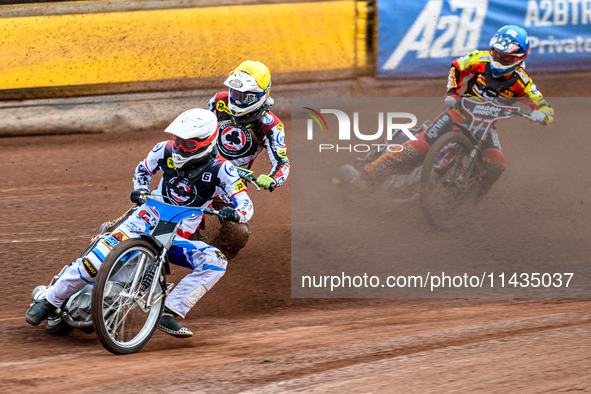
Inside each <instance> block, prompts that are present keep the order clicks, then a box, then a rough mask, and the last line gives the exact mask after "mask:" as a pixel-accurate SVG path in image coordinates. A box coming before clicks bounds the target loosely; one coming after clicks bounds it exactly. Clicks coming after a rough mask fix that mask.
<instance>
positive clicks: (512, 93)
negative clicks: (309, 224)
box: [341, 25, 554, 194]
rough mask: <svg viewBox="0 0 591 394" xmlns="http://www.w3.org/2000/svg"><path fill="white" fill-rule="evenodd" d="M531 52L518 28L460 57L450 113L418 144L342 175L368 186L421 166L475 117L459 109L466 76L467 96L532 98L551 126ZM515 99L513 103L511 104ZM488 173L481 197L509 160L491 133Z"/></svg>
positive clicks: (538, 115) (536, 115) (540, 118)
mask: <svg viewBox="0 0 591 394" xmlns="http://www.w3.org/2000/svg"><path fill="white" fill-rule="evenodd" d="M528 52H529V40H528V36H527V32H526V31H525V30H524V29H523V28H521V27H519V26H515V25H507V26H503V27H502V28H500V29H499V30H498V31H497V33H496V34H495V35H494V37H493V38H492V39H491V41H490V51H479V50H475V51H473V52H471V53H469V54H468V55H466V56H463V57H460V58H458V59H455V60H454V61H453V63H452V64H451V69H450V72H449V77H448V83H447V95H446V97H445V103H446V104H447V105H449V107H450V109H449V110H447V111H445V112H443V113H441V114H440V115H438V116H437V117H436V118H435V119H433V121H432V123H431V124H430V125H429V126H428V127H427V128H426V129H425V130H424V131H422V132H421V133H419V134H417V135H416V137H417V140H409V141H408V142H406V143H404V144H403V145H402V147H403V149H402V150H396V151H393V152H390V151H386V152H385V153H383V154H382V155H381V156H379V157H378V158H377V159H376V160H375V161H373V162H371V163H369V164H367V165H366V166H365V167H364V171H361V172H358V171H357V170H356V169H354V168H353V167H352V166H343V167H342V168H341V174H342V175H343V176H344V178H347V180H349V181H351V183H353V184H356V185H361V186H363V185H368V184H370V183H371V181H372V179H374V178H375V177H381V176H387V175H390V174H393V173H396V171H397V170H401V169H407V168H413V167H416V166H417V165H419V164H420V163H421V161H422V159H423V157H424V156H425V155H426V154H427V152H428V151H429V148H430V147H431V145H432V144H433V143H434V142H435V140H436V139H437V138H439V137H440V136H441V135H443V134H444V133H447V132H449V131H452V130H453V131H458V130H459V128H458V127H457V126H454V124H453V123H454V122H457V123H460V124H464V125H466V126H467V125H468V123H469V117H468V116H467V115H465V114H464V113H463V111H462V109H461V108H459V103H460V101H459V93H460V88H461V87H462V80H463V79H464V77H466V76H468V75H471V76H472V77H471V78H470V79H469V80H468V84H467V87H466V91H465V93H464V94H466V95H469V96H478V97H483V98H487V99H494V98H497V97H503V98H506V99H509V103H511V102H512V101H514V100H515V99H514V98H515V97H526V98H527V99H526V101H525V102H526V103H527V104H528V105H529V106H530V107H531V108H532V109H533V112H532V113H531V116H532V118H533V119H534V120H536V121H537V122H540V123H542V124H544V125H548V124H550V123H551V122H552V120H553V118H554V110H553V109H552V107H550V105H548V103H547V102H546V100H545V99H544V98H543V96H542V94H541V93H540V92H539V91H538V90H537V89H536V85H534V83H533V81H532V80H531V78H530V77H529V76H528V75H527V74H526V73H525V71H524V68H525V63H524V61H525V58H526V57H527V55H528ZM511 98H513V100H511ZM482 160H483V163H482V165H483V170H484V175H483V179H482V184H481V185H482V186H481V190H480V193H481V194H484V193H486V192H487V191H488V190H489V189H490V187H491V186H492V185H493V183H494V182H495V181H496V180H497V179H498V178H499V177H500V176H501V174H502V173H503V171H504V170H505V157H504V156H503V153H502V152H501V146H500V144H499V140H498V136H497V133H496V131H495V130H491V131H490V133H489V135H488V137H487V139H486V140H485V141H484V144H483V150H482Z"/></svg>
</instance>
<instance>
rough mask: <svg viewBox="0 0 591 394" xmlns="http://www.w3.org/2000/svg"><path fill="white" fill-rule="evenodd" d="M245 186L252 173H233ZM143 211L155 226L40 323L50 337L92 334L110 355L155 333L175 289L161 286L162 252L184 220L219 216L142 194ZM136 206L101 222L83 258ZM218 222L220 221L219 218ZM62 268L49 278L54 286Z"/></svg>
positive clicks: (41, 292)
mask: <svg viewBox="0 0 591 394" xmlns="http://www.w3.org/2000/svg"><path fill="white" fill-rule="evenodd" d="M238 172H239V175H240V176H241V178H242V179H244V180H245V181H246V182H249V183H252V184H254V185H255V186H256V188H257V190H260V189H259V186H258V185H257V184H256V177H255V176H254V175H253V172H252V171H250V170H247V169H244V168H238ZM141 202H142V203H143V204H144V206H146V207H149V209H152V210H154V211H156V212H157V213H158V217H159V221H158V222H157V224H156V225H155V226H152V227H151V228H150V231H149V232H147V233H141V234H139V235H140V237H139V238H132V239H127V240H124V241H122V242H119V243H117V244H116V245H115V246H114V247H113V249H112V250H111V252H110V253H109V254H108V255H107V257H106V258H105V260H104V261H103V263H102V265H101V268H100V269H99V270H98V272H97V275H96V277H95V281H94V284H93V285H91V284H89V285H86V286H85V287H83V288H82V289H81V290H79V291H78V292H77V293H75V294H73V295H72V296H71V297H70V298H69V299H68V300H67V301H66V302H65V303H64V304H63V305H62V306H61V308H58V309H57V310H56V312H55V313H54V314H53V315H52V316H50V317H49V318H48V319H47V321H46V324H45V329H46V331H47V332H48V333H49V334H52V335H60V336H65V335H68V334H69V333H70V332H71V331H72V330H74V329H80V330H81V331H83V332H85V333H87V334H90V333H92V332H95V333H96V335H97V337H98V339H99V341H100V342H101V344H102V345H103V346H104V347H105V348H106V349H107V350H109V351H110V352H112V353H114V354H130V353H134V352H137V351H138V350H140V349H141V348H142V347H143V346H144V345H145V344H146V343H147V342H148V341H149V339H150V338H151V336H152V335H153V333H154V332H155V330H156V328H157V325H158V322H159V321H160V317H161V316H162V311H163V310H164V301H165V299H166V296H167V295H168V294H169V293H170V291H171V290H172V288H173V286H174V284H172V283H167V282H166V275H170V266H169V262H168V260H167V256H166V254H167V252H168V250H169V248H170V247H171V245H172V242H173V239H174V237H175V235H176V234H177V230H178V228H179V226H180V224H181V222H182V221H183V219H186V218H188V217H191V216H204V215H210V216H218V218H219V211H217V210H215V209H211V208H192V207H183V206H176V205H172V204H167V203H164V202H162V201H158V200H156V199H154V197H153V195H150V194H148V193H145V194H142V201H141ZM137 208H138V207H137V206H133V207H131V208H130V209H129V210H128V211H127V212H126V213H125V214H123V215H122V216H121V217H120V218H119V219H117V220H115V221H114V222H107V223H104V224H103V225H102V226H101V227H100V229H99V234H98V235H97V236H96V237H94V238H93V239H92V240H91V242H90V244H89V246H88V248H87V249H86V250H85V251H84V253H83V254H82V256H84V255H86V254H87V253H88V252H89V251H90V250H92V249H93V248H94V247H95V246H96V244H97V243H98V242H101V241H102V242H109V241H110V239H109V237H111V231H112V230H114V229H115V228H116V227H117V226H118V225H119V224H121V223H122V222H123V221H125V220H126V219H127V218H128V217H129V216H130V215H131V214H132V213H133V212H134V211H135V210H136V209H137ZM220 220H221V218H220ZM67 267H68V266H67V265H66V266H64V268H63V269H62V270H61V271H60V273H58V274H57V275H56V276H54V277H53V278H52V280H51V282H50V284H49V286H51V285H53V284H54V283H55V282H56V281H57V280H58V279H59V277H60V276H61V275H62V274H63V272H64V271H65V270H66V269H67ZM49 286H37V287H36V288H35V289H34V290H33V292H32V296H31V298H32V301H33V302H35V301H38V300H40V299H42V298H45V293H46V291H47V288H48V287H49Z"/></svg>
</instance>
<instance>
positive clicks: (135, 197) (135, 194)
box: [129, 187, 149, 205]
mask: <svg viewBox="0 0 591 394" xmlns="http://www.w3.org/2000/svg"><path fill="white" fill-rule="evenodd" d="M148 192H149V190H148V189H146V188H145V187H140V188H139V189H135V190H134V191H132V192H131V194H130V195H129V199H130V200H131V202H134V203H136V204H137V205H142V204H143V202H142V201H140V197H141V196H142V193H148Z"/></svg>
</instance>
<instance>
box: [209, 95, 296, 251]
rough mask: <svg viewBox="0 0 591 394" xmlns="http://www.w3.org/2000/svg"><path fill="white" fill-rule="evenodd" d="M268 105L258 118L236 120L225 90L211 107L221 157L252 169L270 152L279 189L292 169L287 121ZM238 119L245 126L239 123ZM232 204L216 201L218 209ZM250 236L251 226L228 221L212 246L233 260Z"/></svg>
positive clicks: (273, 172)
mask: <svg viewBox="0 0 591 394" xmlns="http://www.w3.org/2000/svg"><path fill="white" fill-rule="evenodd" d="M267 102H268V103H270V104H269V105H268V106H264V108H262V109H261V111H262V112H260V113H258V114H257V115H256V116H254V114H249V115H245V116H242V117H240V118H233V117H232V115H231V113H230V109H229V108H228V91H224V92H219V93H216V94H215V95H213V97H212V98H211V99H210V100H209V103H208V107H209V110H210V111H212V112H213V113H214V114H215V115H216V117H217V118H218V124H219V126H218V139H217V148H218V150H219V152H220V155H222V156H223V157H224V158H226V159H227V160H229V161H230V162H232V164H234V165H235V166H240V167H245V168H248V169H250V168H251V166H252V164H253V162H254V160H255V159H256V158H257V156H258V155H259V154H260V153H261V152H262V151H263V150H265V149H266V150H267V154H268V156H269V161H270V162H271V171H270V172H269V176H270V177H271V178H273V179H274V180H275V182H276V187H281V186H282V185H283V184H284V183H285V180H286V179H287V177H288V175H289V170H290V163H289V159H288V158H287V146H286V144H285V128H284V124H283V122H281V120H280V119H279V118H278V117H277V116H276V115H275V114H273V113H272V112H271V111H270V110H269V109H270V107H271V105H272V104H271V103H272V99H271V98H269V99H267ZM265 105H267V104H265ZM249 118H250V120H249ZM237 119H239V121H240V122H242V123H241V124H238V123H237V122H238V120H237ZM228 205H230V203H229V202H228V201H224V200H223V199H222V200H220V199H216V200H214V207H215V208H217V209H219V208H221V207H223V206H228ZM249 237H250V229H249V228H248V224H237V223H230V222H224V223H222V227H221V229H220V232H219V234H218V235H217V236H216V238H215V239H214V240H213V241H212V243H213V244H215V245H216V246H217V247H218V248H220V249H221V250H222V251H223V252H224V254H225V255H226V256H227V257H228V259H232V258H233V257H234V256H235V255H236V254H237V253H238V252H239V251H240V250H241V249H242V248H244V246H245V245H246V243H247V242H248V239H249Z"/></svg>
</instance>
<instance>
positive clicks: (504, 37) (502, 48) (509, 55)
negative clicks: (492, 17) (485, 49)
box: [490, 25, 529, 78]
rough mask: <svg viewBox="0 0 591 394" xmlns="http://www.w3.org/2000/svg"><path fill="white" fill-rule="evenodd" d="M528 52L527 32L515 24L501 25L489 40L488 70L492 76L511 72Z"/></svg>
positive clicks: (496, 76)
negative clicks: (489, 59) (489, 56)
mask: <svg viewBox="0 0 591 394" xmlns="http://www.w3.org/2000/svg"><path fill="white" fill-rule="evenodd" d="M528 53H529V39H528V37H527V32H526V31H525V30H524V29H523V28H521V27H519V26H516V25H507V26H503V27H501V28H500V29H499V30H498V31H497V34H495V36H494V37H493V38H492V39H491V40H490V55H491V61H490V70H491V72H492V75H493V77H495V78H498V77H500V76H502V75H507V74H511V73H512V72H513V71H515V70H516V69H517V68H518V67H519V66H521V65H522V64H523V62H524V60H525V58H526V57H527V54H528Z"/></svg>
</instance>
